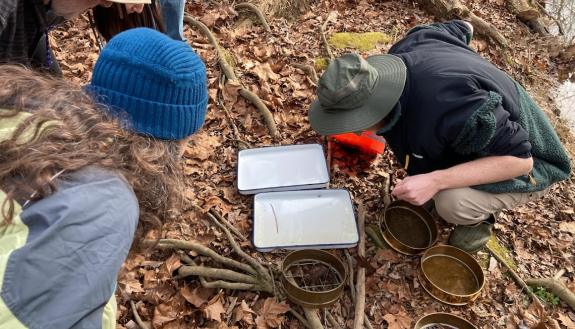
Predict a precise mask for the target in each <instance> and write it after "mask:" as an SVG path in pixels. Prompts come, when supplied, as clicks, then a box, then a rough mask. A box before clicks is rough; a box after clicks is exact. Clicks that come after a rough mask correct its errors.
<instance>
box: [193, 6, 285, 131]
mask: <svg viewBox="0 0 575 329" xmlns="http://www.w3.org/2000/svg"><path fill="white" fill-rule="evenodd" d="M184 22H186V23H189V24H192V25H193V26H195V27H197V28H198V29H200V31H201V32H202V33H203V34H204V35H205V36H206V37H207V38H208V40H209V41H210V43H211V44H212V46H214V49H215V51H216V53H217V55H218V63H219V64H220V67H221V68H222V71H223V72H224V75H225V76H226V77H227V78H228V80H238V79H237V77H236V74H235V73H234V70H233V69H232V67H231V66H230V65H229V64H228V62H227V61H226V58H225V56H224V54H222V51H221V50H220V46H219V44H218V42H217V40H216V38H215V37H214V35H213V34H212V32H211V31H210V29H208V27H207V26H206V25H204V23H202V22H200V21H198V20H196V19H195V18H193V17H192V16H191V15H189V14H184ZM239 94H240V95H242V97H244V98H245V99H247V100H249V101H250V102H252V103H253V104H254V105H255V106H256V108H257V109H258V110H259V111H260V113H261V114H262V116H263V117H264V120H265V122H266V125H267V127H268V130H269V131H270V134H271V135H272V136H273V135H275V134H276V132H277V128H276V124H275V121H274V119H273V115H272V113H271V112H270V110H269V109H268V108H267V106H266V105H265V104H264V103H263V102H262V100H261V99H260V98H259V97H258V96H257V95H256V94H254V93H252V92H251V91H249V90H247V89H245V88H241V89H240V90H239Z"/></svg>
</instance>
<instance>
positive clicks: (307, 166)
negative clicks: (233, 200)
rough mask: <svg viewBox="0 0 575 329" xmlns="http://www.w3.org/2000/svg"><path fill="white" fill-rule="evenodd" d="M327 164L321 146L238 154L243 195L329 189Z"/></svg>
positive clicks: (287, 147) (240, 186)
mask: <svg viewBox="0 0 575 329" xmlns="http://www.w3.org/2000/svg"><path fill="white" fill-rule="evenodd" d="M328 183H329V174H328V172H327V163H326V161H325V155H324V153H323V148H322V147H321V145H319V144H304V145H288V146H272V147H261V148H255V149H247V150H241V151H240V152H239V153H238V190H239V192H240V194H255V193H261V192H270V191H288V190H305V189H315V188H323V187H326V186H327V184H328Z"/></svg>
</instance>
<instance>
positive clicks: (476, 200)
mask: <svg viewBox="0 0 575 329" xmlns="http://www.w3.org/2000/svg"><path fill="white" fill-rule="evenodd" d="M547 192H549V188H547V189H545V190H543V191H538V192H532V193H503V194H492V193H488V192H484V191H478V190H474V189H472V188H470V187H462V188H456V189H449V190H442V191H439V192H438V193H437V194H435V196H433V200H434V201H435V209H436V210H437V213H438V214H439V215H440V216H441V217H442V218H443V219H445V220H446V221H448V222H450V223H453V224H457V225H473V224H476V223H479V222H480V221H482V220H484V219H487V218H488V217H489V216H490V215H491V214H493V213H495V212H497V211H500V210H501V209H513V208H515V207H517V206H518V205H522V204H525V203H527V202H529V201H533V200H537V199H539V198H540V197H542V196H544V195H546V194H547Z"/></svg>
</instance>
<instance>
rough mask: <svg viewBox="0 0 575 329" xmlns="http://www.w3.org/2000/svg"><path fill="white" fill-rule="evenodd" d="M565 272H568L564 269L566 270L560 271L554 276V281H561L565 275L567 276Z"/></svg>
mask: <svg viewBox="0 0 575 329" xmlns="http://www.w3.org/2000/svg"><path fill="white" fill-rule="evenodd" d="M565 272H567V270H566V269H564V268H562V269H560V270H559V271H558V272H557V273H556V274H555V275H554V276H553V279H555V280H559V279H560V278H561V277H562V276H563V274H565Z"/></svg>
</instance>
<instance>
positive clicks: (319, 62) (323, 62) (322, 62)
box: [315, 58, 329, 70]
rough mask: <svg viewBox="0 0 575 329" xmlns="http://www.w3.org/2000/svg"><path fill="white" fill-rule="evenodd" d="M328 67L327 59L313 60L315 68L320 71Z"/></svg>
mask: <svg viewBox="0 0 575 329" xmlns="http://www.w3.org/2000/svg"><path fill="white" fill-rule="evenodd" d="M328 65H329V58H316V60H315V67H317V68H318V69H320V70H325V69H327V66H328Z"/></svg>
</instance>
